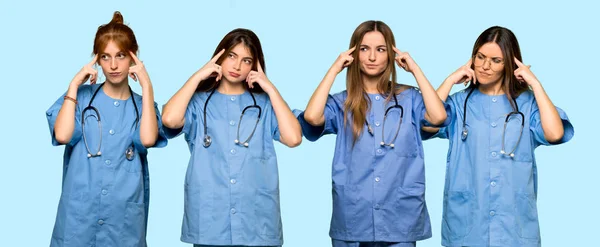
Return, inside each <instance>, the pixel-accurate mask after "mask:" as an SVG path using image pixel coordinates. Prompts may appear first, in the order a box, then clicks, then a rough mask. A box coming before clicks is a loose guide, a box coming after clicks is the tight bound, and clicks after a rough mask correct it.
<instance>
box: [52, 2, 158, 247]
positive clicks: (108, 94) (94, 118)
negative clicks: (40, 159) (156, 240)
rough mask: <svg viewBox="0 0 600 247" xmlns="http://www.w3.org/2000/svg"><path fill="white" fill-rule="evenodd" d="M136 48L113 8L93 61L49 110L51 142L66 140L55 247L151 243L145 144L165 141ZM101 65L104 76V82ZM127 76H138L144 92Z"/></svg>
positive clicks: (100, 30) (101, 30) (99, 34)
mask: <svg viewBox="0 0 600 247" xmlns="http://www.w3.org/2000/svg"><path fill="white" fill-rule="evenodd" d="M137 51H138V44H137V41H136V39H135V35H134V34H133V31H132V30H131V28H129V27H128V26H127V25H125V24H123V16H122V15H121V13H119V12H118V11H117V12H115V13H114V15H113V18H112V20H111V21H110V22H109V23H108V24H105V25H102V26H100V27H99V28H98V31H97V33H96V37H95V39H94V48H93V54H94V58H93V59H92V61H91V62H90V63H88V64H86V65H85V66H84V67H83V68H82V69H81V70H80V71H79V72H78V73H77V74H76V75H75V77H74V78H73V80H72V81H71V82H70V84H69V88H68V90H67V93H66V94H64V95H63V96H61V97H60V98H59V99H58V100H57V101H56V102H55V103H54V104H53V105H52V106H51V107H50V109H48V111H47V112H46V116H47V119H48V125H49V127H50V134H51V137H52V144H53V145H55V146H58V145H65V153H64V162H63V182H62V193H61V197H60V201H59V204H58V213H57V216H56V222H55V225H54V231H53V233H52V240H51V243H50V246H146V223H147V221H148V203H149V193H150V190H149V177H148V161H147V153H148V152H147V148H149V147H164V146H165V145H166V144H167V140H166V138H165V137H164V136H163V134H162V132H160V131H159V130H160V127H161V126H160V125H161V120H160V115H159V112H158V109H157V107H156V103H155V102H154V93H153V89H152V83H151V82H150V78H149V76H148V73H147V72H146V69H145V68H144V64H143V63H142V62H141V61H140V60H139V59H138V58H137V56H136V53H137ZM96 64H99V65H100V67H101V68H102V72H103V73H104V75H105V77H106V80H105V81H104V82H103V83H100V84H96V82H97V81H98V71H97V70H96V69H94V65H96ZM128 77H131V78H132V79H133V80H134V81H136V82H138V83H140V86H141V88H142V95H143V97H142V96H140V95H138V94H136V93H134V92H133V91H132V90H131V88H130V87H129V80H128ZM88 79H89V81H90V84H89V85H84V83H85V82H86V81H88Z"/></svg>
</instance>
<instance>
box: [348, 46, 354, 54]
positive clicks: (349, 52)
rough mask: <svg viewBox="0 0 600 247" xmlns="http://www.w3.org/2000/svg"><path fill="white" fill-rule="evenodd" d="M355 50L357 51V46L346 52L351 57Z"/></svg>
mask: <svg viewBox="0 0 600 247" xmlns="http://www.w3.org/2000/svg"><path fill="white" fill-rule="evenodd" d="M354 50H356V46H354V47H352V48H350V49H348V50H347V51H346V55H350V54H352V52H353V51H354Z"/></svg>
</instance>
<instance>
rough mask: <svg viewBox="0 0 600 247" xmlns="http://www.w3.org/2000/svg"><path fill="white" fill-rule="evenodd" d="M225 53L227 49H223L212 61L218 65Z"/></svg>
mask: <svg viewBox="0 0 600 247" xmlns="http://www.w3.org/2000/svg"><path fill="white" fill-rule="evenodd" d="M223 53H225V49H223V50H221V51H220V52H219V53H217V55H215V56H214V57H213V58H212V59H211V60H210V61H211V62H213V63H216V62H217V60H219V58H220V57H221V55H223Z"/></svg>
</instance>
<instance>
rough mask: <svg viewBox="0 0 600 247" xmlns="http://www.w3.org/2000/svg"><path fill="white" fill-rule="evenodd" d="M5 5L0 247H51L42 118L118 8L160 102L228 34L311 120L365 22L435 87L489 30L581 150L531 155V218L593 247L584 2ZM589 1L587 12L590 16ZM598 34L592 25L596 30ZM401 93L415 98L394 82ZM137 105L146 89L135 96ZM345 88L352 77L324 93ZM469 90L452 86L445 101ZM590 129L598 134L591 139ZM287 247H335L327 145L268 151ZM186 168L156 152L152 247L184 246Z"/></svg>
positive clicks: (593, 51)
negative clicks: (527, 70)
mask: <svg viewBox="0 0 600 247" xmlns="http://www.w3.org/2000/svg"><path fill="white" fill-rule="evenodd" d="M416 2H417V1H389V2H388V1H325V0H321V1H277V2H276V1H219V2H218V1H208V2H205V1H195V2H194V3H179V2H178V1H162V2H161V3H146V2H141V1H135V2H124V1H94V2H91V1H73V2H71V3H63V2H57V1H24V0H21V1H10V2H8V1H4V0H3V1H2V3H1V4H0V37H1V38H0V63H1V65H0V83H1V87H0V102H1V105H2V112H3V113H2V115H1V116H2V117H1V120H0V130H2V133H1V134H0V136H1V140H2V143H1V144H0V145H1V148H0V157H2V160H1V161H0V192H1V193H0V195H1V197H0V198H1V200H0V242H1V244H0V245H2V246H47V245H48V244H49V241H50V236H51V233H52V227H53V224H54V219H55V216H56V208H57V205H58V199H59V196H60V187H61V175H62V165H61V164H62V155H63V149H64V148H63V147H53V146H51V142H50V135H49V131H48V125H47V122H46V118H45V114H44V112H45V111H46V109H48V107H50V105H52V103H54V101H55V100H56V99H57V98H58V97H59V96H60V95H61V94H62V93H64V92H65V91H66V90H67V86H68V84H69V82H70V81H71V79H72V78H73V76H74V75H75V73H76V72H77V71H78V70H79V69H80V68H81V67H82V66H83V65H85V64H86V63H88V62H89V61H90V59H91V55H90V54H91V51H92V45H93V38H94V35H95V32H96V30H97V28H98V26H99V25H101V24H105V23H107V22H108V21H110V19H111V17H112V13H113V11H115V10H119V11H121V12H122V14H123V15H124V18H125V22H126V23H129V25H130V26H131V27H132V29H133V30H134V31H135V34H136V36H137V40H138V43H139V45H140V56H139V57H140V59H141V60H142V61H144V64H145V65H146V68H147V70H148V72H149V74H150V77H151V79H152V83H153V85H154V92H155V100H156V102H158V103H159V105H162V104H164V103H165V102H166V101H167V100H168V99H169V98H170V97H171V96H172V95H173V94H174V93H175V92H176V91H177V90H178V89H179V88H180V86H181V85H182V84H183V83H184V82H185V81H186V80H187V79H188V77H189V76H190V75H191V74H192V73H194V72H195V71H196V70H197V69H199V68H200V67H201V66H203V65H204V64H205V63H206V62H207V61H208V60H209V59H210V57H211V54H212V52H213V51H214V49H215V47H216V45H217V44H218V42H219V41H220V40H221V38H222V37H223V36H224V35H225V34H226V33H227V32H229V31H230V30H232V29H233V28H236V27H245V28H250V29H252V30H254V31H255V32H256V33H257V34H258V36H259V37H260V39H261V42H262V44H263V49H264V53H265V57H266V64H267V75H268V76H269V79H270V80H271V81H272V82H273V83H274V84H275V85H276V86H277V87H278V89H279V91H280V92H281V94H282V95H283V97H284V98H285V99H286V101H287V102H288V104H289V105H290V106H291V107H292V108H300V109H304V107H305V106H306V103H307V102H308V99H309V98H310V96H311V94H312V92H313V90H314V89H315V88H316V87H317V85H318V83H319V82H320V81H321V79H322V77H323V76H324V74H325V72H326V71H327V70H328V69H329V67H330V66H331V64H332V63H333V61H334V60H335V59H336V57H337V56H338V55H339V53H340V52H342V51H345V50H346V49H347V48H348V43H349V42H350V36H351V35H352V32H353V30H354V29H355V28H356V26H357V25H358V24H360V23H361V22H363V21H365V20H369V19H378V20H383V21H384V22H386V23H387V24H388V25H389V26H390V27H391V28H392V30H393V31H394V34H395V37H396V41H397V47H398V48H399V49H401V50H403V51H408V52H410V54H411V55H412V56H413V58H414V59H415V60H416V61H417V63H418V64H419V65H420V66H421V68H422V69H423V70H424V72H425V73H426V75H427V77H428V78H429V80H430V81H431V83H432V84H433V86H434V87H436V88H437V87H438V86H439V85H440V83H441V82H442V81H443V80H444V79H445V78H446V77H447V76H448V75H449V74H450V73H452V72H453V71H455V70H456V69H457V68H458V67H459V66H461V65H463V64H464V63H465V62H466V61H467V60H468V58H469V55H470V52H471V49H472V46H473V43H474V42H475V39H476V38H477V36H478V35H479V34H480V33H481V32H482V31H483V30H485V29H486V28H488V27H490V26H492V25H501V26H505V27H508V28H510V29H512V30H513V31H514V32H515V34H516V35H517V37H518V39H519V42H520V45H521V50H522V53H523V58H524V63H526V64H531V65H532V71H533V72H534V73H535V74H536V76H537V77H538V78H539V80H540V81H541V82H542V84H543V86H544V87H545V89H546V91H547V93H548V94H549V95H550V97H551V99H552V101H553V102H554V103H555V104H556V105H558V106H560V107H561V108H562V109H564V110H565V111H566V112H567V113H568V115H569V117H570V119H571V122H572V123H573V125H574V126H575V129H576V134H575V137H574V138H573V139H572V140H571V141H570V142H569V143H567V144H564V145H561V146H557V147H541V148H539V149H538V150H537V152H536V157H537V163H538V165H539V185H540V186H539V197H538V208H539V216H540V224H541V233H542V242H543V243H544V246H592V245H595V244H597V243H594V242H593V239H595V237H597V236H598V233H599V231H598V229H599V228H598V222H600V217H599V216H598V215H599V213H598V197H599V195H600V193H598V189H599V188H600V186H599V185H598V184H599V181H600V179H599V174H600V162H599V161H598V158H597V155H598V152H599V151H598V150H599V149H598V145H597V143H596V140H597V139H598V137H600V136H599V135H598V132H596V130H597V129H598V128H597V124H598V117H597V115H598V113H599V110H598V109H599V108H598V103H597V101H596V100H597V99H598V96H597V92H598V91H599V90H600V87H599V86H598V85H599V80H598V71H599V70H598V65H599V58H600V52H599V49H598V40H599V36H598V26H597V23H600V19H599V17H598V10H599V9H600V8H598V6H597V5H596V4H593V3H591V2H592V1H568V2H560V3H548V2H546V1H544V2H541V1H540V2H539V3H530V2H529V1H528V2H524V1H495V2H488V1H468V2H457V1H452V2H446V1H444V2H441V3H434V2H433V1H421V2H419V3H416ZM588 2H590V3H588ZM593 23H596V24H593ZM399 81H400V82H402V83H407V84H411V85H416V84H415V81H414V79H413V78H412V76H410V75H409V74H407V73H404V72H401V73H400V77H399ZM131 85H132V87H133V89H134V91H137V92H141V90H140V87H139V84H137V83H135V82H133V81H132V82H131ZM344 87H345V72H343V74H341V75H340V76H338V79H337V81H336V83H335V84H334V86H333V89H332V92H338V91H340V90H343V89H344ZM459 89H462V86H456V87H455V88H454V91H456V90H459ZM588 130H589V131H592V132H588ZM447 147H448V143H447V141H445V140H433V141H427V142H425V154H426V157H425V164H426V168H427V174H426V176H427V202H428V206H429V212H430V214H431V220H432V225H433V237H432V238H431V239H428V240H425V241H422V242H419V244H418V245H419V246H439V245H440V234H441V232H440V226H441V214H442V207H441V206H442V191H443V184H444V170H445V167H444V166H445V158H446V152H447ZM276 149H277V154H278V159H279V169H280V174H279V176H280V181H281V183H280V186H281V188H280V189H281V209H282V217H283V230H284V241H285V246H329V245H330V239H329V236H328V230H329V221H330V217H331V179H330V176H331V160H332V157H333V154H332V152H333V150H334V136H328V137H325V138H322V139H321V140H320V141H319V142H318V143H310V142H308V141H306V140H305V141H304V142H303V144H302V145H301V146H300V147H298V148H295V149H288V148H285V147H284V146H283V145H280V144H278V145H277V146H276ZM188 158H189V152H188V149H187V145H186V144H185V142H184V140H183V138H177V139H175V140H171V141H170V143H169V145H168V146H167V147H166V148H162V149H153V150H151V151H150V157H149V160H150V173H151V188H152V192H151V193H152V194H151V204H150V219H149V228H148V238H147V239H148V243H149V244H150V245H151V246H189V245H186V244H183V243H181V242H180V241H179V236H180V231H181V220H182V215H183V180H184V174H185V171H186V166H187V162H188Z"/></svg>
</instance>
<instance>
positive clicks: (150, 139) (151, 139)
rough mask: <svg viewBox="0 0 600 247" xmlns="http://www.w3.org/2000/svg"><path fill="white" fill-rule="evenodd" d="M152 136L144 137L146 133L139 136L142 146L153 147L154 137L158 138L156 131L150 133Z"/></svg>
mask: <svg viewBox="0 0 600 247" xmlns="http://www.w3.org/2000/svg"><path fill="white" fill-rule="evenodd" d="M152 136H153V137H146V135H142V136H140V142H141V143H142V145H144V147H146V148H149V147H153V146H154V144H156V139H157V138H158V133H156V134H154V135H152Z"/></svg>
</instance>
